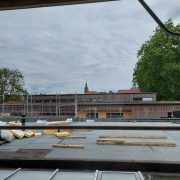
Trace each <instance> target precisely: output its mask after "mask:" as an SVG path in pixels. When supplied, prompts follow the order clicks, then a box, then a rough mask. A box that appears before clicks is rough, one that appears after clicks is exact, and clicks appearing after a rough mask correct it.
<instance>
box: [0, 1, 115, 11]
mask: <svg viewBox="0 0 180 180" xmlns="http://www.w3.org/2000/svg"><path fill="white" fill-rule="evenodd" d="M106 1H112V0H0V10H11V9H12V10H13V9H26V8H38V7H49V6H62V5H71V4H84V3H96V2H106Z"/></svg>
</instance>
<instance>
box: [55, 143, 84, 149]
mask: <svg viewBox="0 0 180 180" xmlns="http://www.w3.org/2000/svg"><path fill="white" fill-rule="evenodd" d="M52 146H53V147H56V148H75V149H83V148H84V145H79V144H68V143H65V144H53V145H52Z"/></svg>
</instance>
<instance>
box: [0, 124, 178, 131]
mask: <svg viewBox="0 0 180 180" xmlns="http://www.w3.org/2000/svg"><path fill="white" fill-rule="evenodd" d="M0 129H21V130H25V129H41V130H43V129H89V130H161V131H163V130H167V131H179V130H180V126H137V125H135V126H112V125H111V126H98V125H85V126H82V125H71V126H0Z"/></svg>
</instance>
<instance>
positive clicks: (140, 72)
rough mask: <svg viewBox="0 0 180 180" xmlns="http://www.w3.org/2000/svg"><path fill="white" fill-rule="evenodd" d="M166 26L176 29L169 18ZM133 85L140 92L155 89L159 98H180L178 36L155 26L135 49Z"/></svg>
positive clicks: (179, 27) (179, 42) (178, 30)
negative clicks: (148, 38) (173, 35)
mask: <svg viewBox="0 0 180 180" xmlns="http://www.w3.org/2000/svg"><path fill="white" fill-rule="evenodd" d="M165 24H166V26H167V27H168V28H169V29H171V30H173V31H176V32H180V25H179V24H178V25H176V26H175V25H174V24H173V22H172V21H171V20H169V21H168V22H167V23H165ZM133 84H134V85H138V87H139V89H140V90H141V91H145V92H147V91H154V92H157V97H158V99H159V100H180V37H179V38H178V37H176V38H175V37H171V36H168V35H167V34H165V33H164V31H163V30H162V29H161V28H160V27H157V28H156V30H155V33H154V35H153V36H151V37H150V40H148V41H146V42H145V43H144V44H143V45H142V46H141V48H140V50H139V51H138V62H137V64H136V66H135V68H134V74H133Z"/></svg>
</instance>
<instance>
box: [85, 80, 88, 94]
mask: <svg viewBox="0 0 180 180" xmlns="http://www.w3.org/2000/svg"><path fill="white" fill-rule="evenodd" d="M88 91H89V88H88V85H87V81H86V84H85V87H84V94H86V93H88Z"/></svg>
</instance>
